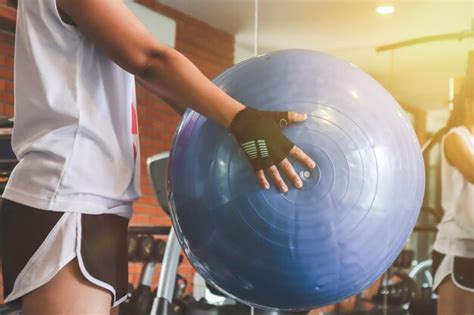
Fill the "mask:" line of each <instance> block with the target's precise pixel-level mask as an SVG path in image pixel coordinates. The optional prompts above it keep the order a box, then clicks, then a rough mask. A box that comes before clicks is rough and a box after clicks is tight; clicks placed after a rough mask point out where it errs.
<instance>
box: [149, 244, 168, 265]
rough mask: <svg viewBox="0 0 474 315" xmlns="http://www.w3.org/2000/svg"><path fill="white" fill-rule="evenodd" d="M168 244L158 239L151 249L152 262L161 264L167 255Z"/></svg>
mask: <svg viewBox="0 0 474 315" xmlns="http://www.w3.org/2000/svg"><path fill="white" fill-rule="evenodd" d="M165 248H166V242H165V241H163V240H161V239H156V240H155V241H154V243H153V248H152V249H151V260H152V261H153V262H155V263H160V262H161V261H162V260H163V256H164V255H165Z"/></svg>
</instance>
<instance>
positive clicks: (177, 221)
mask: <svg viewBox="0 0 474 315" xmlns="http://www.w3.org/2000/svg"><path fill="white" fill-rule="evenodd" d="M214 82H215V84H216V85H217V86H219V87H220V88H221V89H222V90H223V91H225V92H226V93H228V94H229V95H230V96H232V97H234V98H235V99H237V100H238V101H240V102H241V103H243V104H246V105H248V106H252V107H255V108H257V109H260V110H280V111H287V110H293V111H297V112H302V113H307V114H308V115H309V117H308V119H307V121H306V122H304V123H302V124H297V125H291V126H289V127H287V128H286V129H285V130H284V132H285V134H286V135H287V136H288V137H289V138H290V139H291V140H292V141H293V142H294V143H295V144H296V145H297V146H299V147H300V148H302V149H303V150H304V151H305V152H306V153H307V154H308V155H310V156H311V157H312V158H313V159H314V160H315V161H316V163H317V168H316V169H314V170H308V169H305V168H303V167H302V166H301V165H300V164H299V163H296V162H295V161H294V160H293V159H290V160H291V162H292V164H293V166H294V168H295V170H296V171H297V173H298V174H299V175H300V176H301V179H302V181H303V183H304V187H303V188H302V189H301V190H297V189H295V188H292V189H290V190H289V192H288V193H279V192H278V191H277V190H276V188H275V185H273V186H272V187H271V188H270V190H268V191H266V190H263V189H261V188H260V186H259V185H258V182H257V179H256V177H255V175H254V174H253V171H252V169H251V167H250V164H249V163H248V161H247V160H246V157H245V155H244V153H243V152H242V150H241V149H240V148H239V146H238V145H237V143H236V141H235V139H234V138H233V137H232V136H231V135H230V134H229V132H228V130H226V129H224V128H221V127H219V126H218V125H217V124H215V123H213V122H212V121H209V120H208V119H206V118H205V117H203V116H201V115H199V114H198V113H196V112H194V111H191V110H188V111H187V112H186V114H185V115H184V117H183V120H182V121H181V123H180V125H179V126H178V128H177V132H176V136H175V139H174V143H173V148H172V151H171V154H170V159H169V178H168V183H169V186H168V190H169V204H170V208H171V214H172V219H173V225H174V230H175V231H176V234H177V237H178V240H179V242H180V244H181V247H182V248H183V250H184V252H185V253H186V255H187V256H188V258H189V260H190V262H191V263H192V264H193V266H194V267H195V269H196V270H197V271H198V272H199V273H200V274H201V275H202V276H203V277H204V278H205V279H206V281H208V282H209V283H211V284H212V285H213V286H215V287H216V288H218V289H219V290H220V291H222V292H224V293H225V294H226V295H227V296H229V297H232V298H234V299H236V300H238V301H240V302H242V303H245V304H247V305H251V306H254V307H256V308H263V309H275V310H305V309H312V308H316V307H319V306H323V305H327V304H332V303H336V302H337V301H339V300H342V299H344V298H346V297H348V296H351V295H354V294H356V293H358V292H361V291H362V290H363V289H364V288H366V287H367V286H368V285H369V284H370V283H372V282H373V281H374V280H375V279H377V278H378V277H379V276H380V275H381V274H382V273H383V272H384V271H385V270H387V268H388V267H389V266H390V265H391V264H392V263H393V261H394V260H395V259H396V258H397V256H398V254H399V252H400V251H401V250H402V247H403V245H404V243H405V241H406V239H407V237H408V235H409V234H410V232H411V230H412V228H413V226H414V224H415V222H416V219H417V216H418V213H419V209H420V206H421V201H422V199H423V193H424V168H423V159H422V156H421V152H420V146H419V143H418V140H417V138H416V135H415V133H414V131H413V129H412V127H411V125H410V122H409V121H408V120H407V118H406V117H405V114H404V112H403V110H402V109H401V108H400V106H399V105H398V104H397V102H396V101H395V99H394V98H393V97H392V96H391V95H390V94H389V93H388V92H387V91H385V90H384V89H383V87H382V86H381V85H380V84H378V83H377V82H376V81H375V80H374V79H372V78H371V77H370V76H368V75H367V74H366V73H364V72H363V71H362V70H360V69H359V68H357V67H356V66H354V65H352V64H349V63H347V62H345V61H342V60H340V59H338V58H335V57H332V56H329V55H326V54H323V53H319V52H312V51H305V50H284V51H278V52H273V53H270V54H268V55H263V56H259V57H255V58H251V59H249V60H246V61H244V62H242V63H240V64H238V65H236V66H234V67H232V68H230V69H229V70H227V71H225V72H224V73H223V74H221V75H220V76H219V77H218V78H216V79H215V80H214ZM269 288H271V290H270V289H269Z"/></svg>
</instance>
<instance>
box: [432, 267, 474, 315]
mask: <svg viewBox="0 0 474 315" xmlns="http://www.w3.org/2000/svg"><path fill="white" fill-rule="evenodd" d="M438 294H439V298H438V315H451V314H456V315H473V314H474V293H473V292H468V291H466V290H463V289H460V288H458V287H457V286H456V285H455V284H454V282H453V281H452V279H451V276H448V277H446V278H445V279H444V280H443V282H442V283H441V284H440V285H439V287H438Z"/></svg>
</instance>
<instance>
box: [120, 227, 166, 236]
mask: <svg viewBox="0 0 474 315" xmlns="http://www.w3.org/2000/svg"><path fill="white" fill-rule="evenodd" d="M170 230H171V228H170V227H169V226H130V227H129V228H128V233H129V234H144V235H168V234H169V233H170Z"/></svg>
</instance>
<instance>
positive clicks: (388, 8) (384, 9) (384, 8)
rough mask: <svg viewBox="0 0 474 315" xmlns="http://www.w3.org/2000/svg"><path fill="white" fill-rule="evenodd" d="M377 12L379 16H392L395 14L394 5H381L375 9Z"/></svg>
mask: <svg viewBox="0 0 474 315" xmlns="http://www.w3.org/2000/svg"><path fill="white" fill-rule="evenodd" d="M375 11H377V13H378V14H392V13H393V12H395V8H394V7H393V5H380V6H378V7H377V8H376V9H375Z"/></svg>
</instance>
